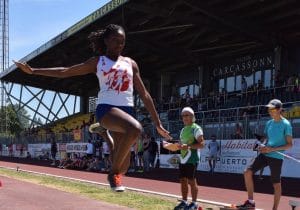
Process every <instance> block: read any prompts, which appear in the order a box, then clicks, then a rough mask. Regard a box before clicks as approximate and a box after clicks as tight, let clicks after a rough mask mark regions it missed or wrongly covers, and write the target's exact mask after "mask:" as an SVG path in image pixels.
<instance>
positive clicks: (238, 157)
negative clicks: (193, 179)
mask: <svg viewBox="0 0 300 210" xmlns="http://www.w3.org/2000/svg"><path fill="white" fill-rule="evenodd" d="M205 142H206V144H205V147H204V148H203V149H202V150H201V156H200V162H199V165H198V168H197V170H199V171H209V170H210V168H209V164H208V157H209V149H208V144H209V142H210V140H206V141H205ZM218 142H220V145H221V147H220V148H221V149H220V151H219V152H218V155H217V159H216V168H215V172H225V173H239V174H242V173H243V171H244V170H245V168H246V167H247V166H248V165H250V164H251V162H252V161H253V160H254V158H255V157H256V156H257V155H258V154H257V152H256V151H253V146H254V145H255V142H256V140H255V139H247V140H218ZM285 154H287V155H290V156H292V157H294V158H297V159H300V139H294V141H293V147H292V148H291V149H289V150H287V151H285ZM176 158H178V160H179V155H174V154H173V155H164V154H161V155H160V167H161V168H178V164H177V162H176ZM264 175H270V170H269V168H268V167H266V168H265V170H264ZM282 176H283V177H294V178H300V164H299V163H297V162H296V161H293V160H290V159H288V158H285V159H284V161H283V166H282Z"/></svg>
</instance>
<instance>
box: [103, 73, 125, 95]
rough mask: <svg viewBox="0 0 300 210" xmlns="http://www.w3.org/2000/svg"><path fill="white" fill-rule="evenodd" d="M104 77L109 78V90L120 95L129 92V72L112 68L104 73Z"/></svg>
mask: <svg viewBox="0 0 300 210" xmlns="http://www.w3.org/2000/svg"><path fill="white" fill-rule="evenodd" d="M103 76H104V77H107V82H106V83H105V84H106V85H107V86H108V90H110V89H113V90H116V91H118V93H120V92H123V91H126V90H128V88H129V83H130V79H129V77H128V74H127V70H126V69H125V70H124V71H122V70H118V69H114V68H111V69H110V70H109V71H108V72H103Z"/></svg>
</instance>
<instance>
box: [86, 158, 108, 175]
mask: <svg viewBox="0 0 300 210" xmlns="http://www.w3.org/2000/svg"><path fill="white" fill-rule="evenodd" d="M102 168H104V164H103V163H102V164H101V161H100V159H99V158H98V157H96V158H93V159H92V161H91V162H90V164H89V166H88V167H87V169H86V171H94V172H97V171H101V169H102Z"/></svg>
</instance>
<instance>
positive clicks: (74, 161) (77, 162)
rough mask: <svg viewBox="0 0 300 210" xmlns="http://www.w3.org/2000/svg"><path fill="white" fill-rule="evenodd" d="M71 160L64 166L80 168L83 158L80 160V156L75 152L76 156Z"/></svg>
mask: <svg viewBox="0 0 300 210" xmlns="http://www.w3.org/2000/svg"><path fill="white" fill-rule="evenodd" d="M71 161H72V162H71V163H69V164H66V165H65V166H64V167H63V168H66V169H78V168H79V165H80V162H81V160H80V158H79V157H78V155H77V154H74V157H73V158H71ZM69 162H70V161H69Z"/></svg>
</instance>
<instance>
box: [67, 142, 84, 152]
mask: <svg viewBox="0 0 300 210" xmlns="http://www.w3.org/2000/svg"><path fill="white" fill-rule="evenodd" d="M66 147H67V148H66V152H67V153H73V152H74V153H86V150H87V143H67V144H66Z"/></svg>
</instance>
